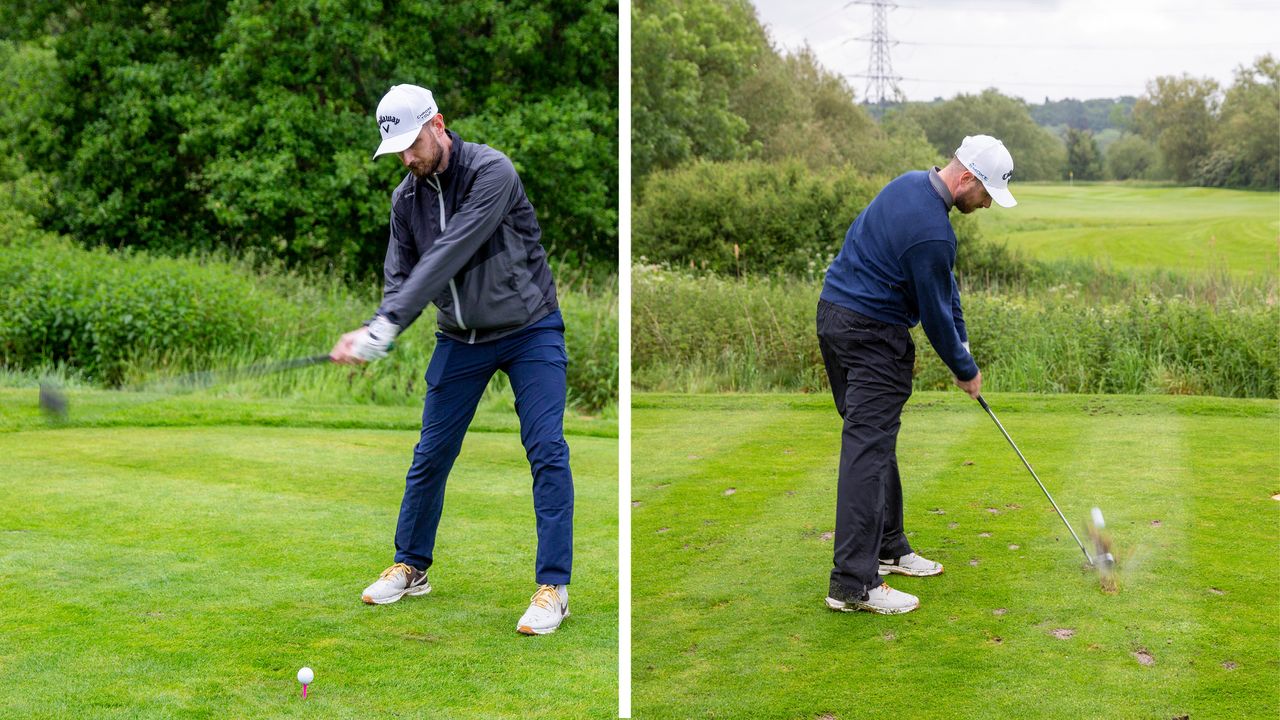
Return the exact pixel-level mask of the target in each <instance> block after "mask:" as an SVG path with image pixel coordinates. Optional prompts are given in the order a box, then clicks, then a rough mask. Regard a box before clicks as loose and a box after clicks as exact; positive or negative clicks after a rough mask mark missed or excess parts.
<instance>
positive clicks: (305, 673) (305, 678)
mask: <svg viewBox="0 0 1280 720" xmlns="http://www.w3.org/2000/svg"><path fill="white" fill-rule="evenodd" d="M315 679H316V674H315V673H313V672H311V668H309V667H304V668H302V669H301V670H299V671H298V682H300V683H302V684H303V685H310V684H311V681H312V680H315Z"/></svg>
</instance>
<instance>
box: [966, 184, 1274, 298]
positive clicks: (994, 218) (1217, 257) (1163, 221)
mask: <svg viewBox="0 0 1280 720" xmlns="http://www.w3.org/2000/svg"><path fill="white" fill-rule="evenodd" d="M1013 190H1014V192H1015V194H1016V195H1015V196H1016V197H1017V198H1018V206H1017V207H1015V208H1011V209H1008V210H1005V209H1002V208H995V207H993V208H992V209H991V210H986V211H983V212H982V213H980V215H979V221H980V223H981V227H982V230H983V233H984V236H985V237H986V238H987V239H988V240H995V241H997V242H1004V243H1007V244H1008V246H1009V248H1010V249H1011V250H1013V251H1014V252H1018V253H1024V254H1026V255H1029V256H1031V257H1033V258H1036V259H1039V260H1088V261H1091V262H1096V263H1099V264H1102V265H1106V266H1111V267H1114V268H1116V269H1125V270H1175V271H1179V272H1204V271H1206V270H1215V271H1226V272H1229V273H1230V274H1232V275H1233V276H1236V277H1252V278H1275V277H1276V276H1277V275H1280V259H1278V257H1277V254H1276V250H1277V246H1276V243H1277V239H1278V237H1280V194H1277V193H1274V192H1250V191H1244V190H1223V189H1217V188H1170V187H1141V186H1134V185H1126V184H1115V183H1097V184H1077V185H1075V186H1074V187H1073V186H1069V185H1041V184H1026V185H1023V184H1018V185H1017V186H1016V187H1014V189H1013Z"/></svg>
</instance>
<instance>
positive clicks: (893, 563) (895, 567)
mask: <svg viewBox="0 0 1280 720" xmlns="http://www.w3.org/2000/svg"><path fill="white" fill-rule="evenodd" d="M889 573H897V574H899V575H911V576H912V577H927V576H929V575H941V574H942V563H936V562H934V561H932V560H927V559H925V558H922V557H920V556H919V555H917V554H915V553H908V554H906V555H903V556H902V557H900V558H894V559H893V560H885V559H884V558H880V574H881V575H888V574H889Z"/></svg>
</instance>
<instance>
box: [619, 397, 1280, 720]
mask: <svg viewBox="0 0 1280 720" xmlns="http://www.w3.org/2000/svg"><path fill="white" fill-rule="evenodd" d="M989 400H990V401H991V403H992V405H993V408H994V409H995V411H996V413H997V414H998V415H999V416H1000V419H1001V421H1002V422H1004V424H1005V426H1006V427H1007V428H1008V430H1009V432H1010V433H1011V434H1012V436H1013V437H1014V439H1015V441H1017V442H1018V443H1019V445H1020V447H1021V448H1022V450H1023V452H1024V453H1026V455H1027V457H1028V460H1029V461H1030V462H1031V464H1032V466H1033V467H1035V468H1036V470H1037V472H1038V473H1039V474H1040V476H1041V478H1042V479H1043V480H1044V481H1045V483H1046V485H1047V486H1048V487H1049V489H1050V491H1051V492H1053V493H1054V496H1055V499H1056V500H1057V501H1058V503H1059V505H1061V506H1062V508H1063V511H1064V512H1065V513H1066V514H1067V516H1068V518H1069V519H1070V520H1071V521H1072V523H1073V524H1074V525H1075V526H1076V529H1077V531H1081V532H1083V530H1084V525H1085V519H1086V518H1087V516H1088V512H1089V508H1090V507H1093V506H1095V505H1096V506H1098V507H1101V508H1102V509H1103V510H1104V512H1105V513H1106V517H1107V520H1108V523H1109V527H1111V528H1112V529H1113V531H1114V539H1115V546H1116V551H1117V555H1118V557H1119V559H1120V563H1121V565H1120V581H1121V589H1120V592H1119V593H1118V594H1115V595H1108V594H1104V593H1103V592H1101V590H1100V589H1099V585H1098V582H1097V579H1096V577H1095V576H1094V575H1093V574H1092V572H1090V571H1086V570H1085V569H1084V568H1083V558H1082V556H1081V554H1080V551H1079V549H1078V548H1077V547H1076V546H1075V543H1074V542H1073V541H1072V539H1071V537H1070V535H1069V534H1067V532H1066V530H1065V528H1064V527H1063V526H1062V524H1061V521H1060V520H1059V519H1058V518H1057V516H1056V515H1055V514H1054V513H1053V510H1052V508H1051V507H1050V506H1049V505H1048V503H1047V501H1046V500H1045V498H1044V496H1043V495H1042V494H1041V492H1040V490H1039V488H1037V487H1036V485H1035V483H1034V481H1033V480H1032V479H1031V477H1030V476H1029V475H1028V474H1027V472H1026V470H1025V469H1024V468H1023V467H1022V466H1021V465H1020V464H1019V462H1018V460H1017V457H1016V456H1015V455H1014V454H1013V451H1012V450H1011V449H1010V448H1009V447H1008V445H1007V444H1006V443H1005V440H1004V438H1003V437H1002V436H1001V435H1000V434H999V432H998V431H997V430H996V428H995V427H994V426H993V425H992V423H991V421H990V420H989V419H988V418H987V417H986V415H985V414H984V413H983V412H982V411H981V410H980V409H979V408H978V407H977V404H976V403H974V402H972V401H971V400H969V399H968V398H966V397H963V396H961V395H959V393H956V392H951V393H917V395H916V396H915V398H914V399H913V400H912V402H911V403H910V404H909V405H908V407H907V410H906V412H905V415H904V419H903V430H902V434H901V437H900V440H899V457H900V458H901V463H902V472H903V478H904V495H905V500H906V524H907V529H908V531H909V533H910V535H911V539H912V543H913V546H914V547H915V549H917V550H918V551H919V552H921V554H924V555H926V556H927V557H930V558H933V559H936V560H939V561H941V562H942V563H944V564H945V566H946V572H945V573H944V574H943V575H941V576H938V577H933V578H898V579H896V580H894V581H893V582H892V584H893V585H894V586H896V587H898V588H900V589H903V590H906V591H908V592H913V593H916V594H919V595H920V596H921V600H922V605H921V608H920V609H919V610H917V611H916V612H913V613H911V614H908V615H904V616H898V617H885V616H876V615H871V614H868V613H855V614H840V613H833V612H830V611H829V610H827V609H826V607H825V606H824V605H823V603H822V598H823V597H824V595H825V593H826V590H827V579H828V572H829V570H830V567H831V551H832V542H831V540H830V539H829V536H824V533H827V532H829V531H831V530H832V529H833V527H832V526H833V522H834V502H835V482H836V465H837V460H838V455H839V433H840V423H839V419H838V417H837V415H836V412H835V410H834V408H833V405H832V402H831V399H830V398H829V397H828V396H825V395H818V394H815V395H764V396H760V395H757V396H701V397H697V396H668V395H645V394H640V395H637V396H635V397H634V400H633V405H634V410H633V449H632V453H633V456H634V457H636V458H643V461H641V462H637V463H636V465H635V466H634V469H633V478H632V483H633V485H632V487H633V490H632V503H633V510H632V514H633V533H634V535H633V537H634V539H633V587H634V588H636V590H635V591H634V592H633V596H634V606H633V618H634V620H633V622H634V628H633V643H634V651H633V653H634V654H633V666H634V671H633V673H634V674H633V677H634V680H633V682H634V707H635V717H636V718H639V719H642V720H648V719H650V718H739V717H752V718H828V719H830V718H834V719H837V720H852V719H853V718H864V717H882V718H959V717H963V718H993V719H994V718H1000V719H1004V718H1009V717H1016V718H1019V719H1020V720H1031V719H1033V718H1086V717H1087V718H1101V717H1106V718H1165V719H1167V718H1171V717H1176V716H1182V715H1189V716H1190V717H1192V718H1274V717H1276V714H1277V711H1280V662H1278V661H1277V641H1278V638H1280V600H1278V599H1277V598H1280V556H1277V554H1276V552H1275V549H1276V543H1277V537H1278V535H1280V533H1278V530H1280V522H1278V520H1280V502H1276V501H1275V500H1273V499H1272V498H1271V496H1272V495H1274V494H1276V493H1277V492H1280V433H1278V432H1277V431H1278V430H1280V404H1278V403H1277V402H1275V401H1270V400H1225V399H1216V398H1195V397H1132V396H1082V395H1077V396H1037V395H996V396H993V397H991V398H989ZM970 463H971V464H970ZM730 489H732V490H733V492H732V493H727V491H729V490H730ZM1157 521H1158V524H1157ZM988 534H989V536H988ZM1015 545H1016V546H1017V548H1016V549H1014V548H1013V546H1015ZM1000 610H1003V611H1004V612H1003V613H1002V614H996V613H997V612H998V611H1000ZM1058 629H1070V630H1073V631H1074V633H1075V634H1074V636H1073V637H1071V638H1070V639H1065V640H1063V639H1058V638H1056V637H1055V636H1054V635H1053V634H1052V632H1053V631H1054V630H1058ZM1138 651H1146V652H1149V653H1150V654H1151V655H1152V656H1153V657H1154V658H1155V664H1154V665H1150V666H1144V665H1142V664H1139V662H1138V661H1137V659H1136V657H1135V653H1137V652H1138ZM1228 663H1231V664H1234V668H1231V666H1230V665H1228Z"/></svg>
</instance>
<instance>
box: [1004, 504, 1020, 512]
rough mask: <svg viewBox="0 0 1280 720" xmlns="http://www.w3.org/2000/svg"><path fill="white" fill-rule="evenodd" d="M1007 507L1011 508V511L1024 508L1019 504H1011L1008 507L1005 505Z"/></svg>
mask: <svg viewBox="0 0 1280 720" xmlns="http://www.w3.org/2000/svg"><path fill="white" fill-rule="evenodd" d="M1005 507H1007V508H1009V509H1010V510H1021V509H1022V506H1021V505H1019V504H1018V503H1009V504H1008V505H1005Z"/></svg>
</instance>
